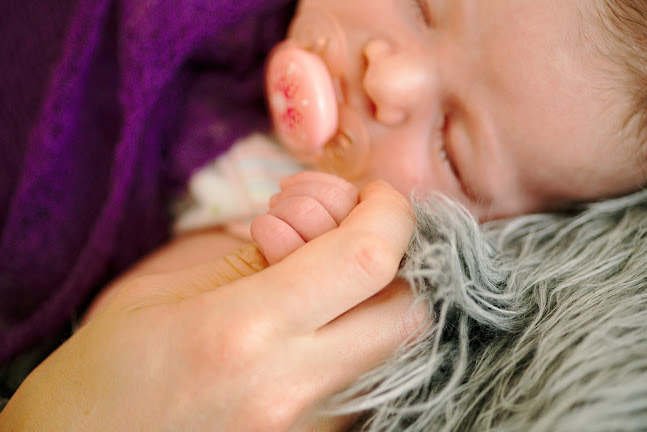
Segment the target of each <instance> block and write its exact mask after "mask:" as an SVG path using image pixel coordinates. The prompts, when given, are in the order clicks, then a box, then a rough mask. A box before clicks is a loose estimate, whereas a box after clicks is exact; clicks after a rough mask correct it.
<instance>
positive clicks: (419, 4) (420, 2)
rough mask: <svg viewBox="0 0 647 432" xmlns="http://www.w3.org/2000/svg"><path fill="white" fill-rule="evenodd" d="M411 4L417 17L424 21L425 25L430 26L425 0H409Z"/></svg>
mask: <svg viewBox="0 0 647 432" xmlns="http://www.w3.org/2000/svg"><path fill="white" fill-rule="evenodd" d="M409 1H410V3H411V6H413V8H414V10H415V11H416V14H417V15H418V18H419V19H420V20H421V21H423V22H424V23H425V25H426V26H428V27H431V25H432V22H431V16H430V14H429V8H428V7H427V3H426V2H425V0H409Z"/></svg>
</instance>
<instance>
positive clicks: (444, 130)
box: [439, 113, 462, 187]
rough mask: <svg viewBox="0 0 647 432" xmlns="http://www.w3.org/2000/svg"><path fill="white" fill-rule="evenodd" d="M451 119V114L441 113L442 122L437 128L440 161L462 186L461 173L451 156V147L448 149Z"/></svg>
mask: <svg viewBox="0 0 647 432" xmlns="http://www.w3.org/2000/svg"><path fill="white" fill-rule="evenodd" d="M451 121H452V119H451V114H448V113H445V114H443V118H442V124H441V125H440V130H439V134H440V139H441V143H442V145H441V147H440V157H441V159H442V161H443V162H445V163H446V164H447V166H448V167H449V169H450V170H451V171H452V174H453V175H454V177H455V178H456V180H457V181H458V183H460V184H461V187H462V181H461V175H460V172H459V171H458V168H457V166H456V163H455V161H454V158H453V157H452V154H451V147H450V148H449V150H448V146H451V143H450V142H449V128H450V127H451Z"/></svg>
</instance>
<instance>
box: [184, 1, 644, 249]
mask: <svg viewBox="0 0 647 432" xmlns="http://www.w3.org/2000/svg"><path fill="white" fill-rule="evenodd" d="M625 3H626V4H629V3H631V4H634V3H637V4H638V6H637V7H636V8H635V9H631V8H627V7H625V6H626V5H625ZM640 8H643V9H647V6H644V4H643V3H641V2H632V1H629V0H624V1H623V0H605V1H601V2H591V1H588V0H586V1H569V2H554V1H550V0H539V1H534V2H519V1H517V0H501V1H495V2H487V3H483V2H470V1H431V0H417V1H416V0H413V1H412V0H407V1H401V2H400V1H398V2H394V1H390V0H389V1H387V0H377V1H375V0H371V1H369V0H351V1H349V0H301V1H300V2H299V5H298V10H297V13H296V15H295V17H294V19H293V21H292V23H291V26H290V29H289V33H288V36H287V39H286V40H285V41H284V42H282V43H281V44H279V46H277V47H276V48H275V49H274V51H273V52H272V53H271V55H270V58H269V61H268V66H267V73H266V77H267V83H266V84H267V85H266V87H267V102H268V107H269V110H270V113H271V116H272V119H273V123H274V126H275V127H274V129H275V134H274V135H271V136H270V135H254V136H252V137H249V138H248V139H245V140H242V141H241V142H240V143H238V144H237V145H235V146H234V147H233V148H232V150H231V151H230V153H229V154H227V155H225V156H223V157H221V158H220V159H219V160H217V161H215V162H214V163H212V164H210V165H208V166H207V167H205V168H204V169H203V170H202V171H200V172H198V173H197V174H195V175H194V177H193V179H192V182H191V186H190V191H191V199H192V207H190V208H189V209H188V210H187V209H186V207H185V210H184V211H183V213H182V214H181V215H180V217H179V219H178V223H177V227H178V229H179V230H180V231H183V230H188V229H192V228H200V227H204V226H209V225H218V224H226V225H227V226H228V227H230V231H231V232H234V233H238V235H241V236H245V235H247V233H248V232H249V225H248V224H247V223H246V222H247V221H248V220H249V218H251V217H253V216H255V215H257V214H259V213H264V212H265V211H266V209H267V203H268V199H269V197H270V196H272V195H273V194H274V193H276V192H278V190H279V179H280V178H281V177H283V176H286V175H290V174H293V173H295V172H298V171H301V170H303V169H304V167H307V168H309V169H316V170H319V171H322V172H327V173H330V174H328V175H324V174H318V175H315V176H314V177H312V176H310V177H308V176H306V180H304V177H303V176H301V177H297V179H301V181H302V182H305V183H307V186H304V185H303V184H300V185H299V186H298V187H297V186H296V184H295V180H294V179H293V180H291V181H289V182H287V183H286V184H285V185H284V186H285V187H288V186H289V187H288V189H289V191H287V192H285V191H284V193H282V194H281V195H278V196H276V197H274V199H273V200H272V203H271V204H272V206H271V207H272V209H271V210H270V212H269V215H270V216H271V217H267V216H264V217H263V218H261V220H260V221H258V222H257V223H255V224H254V229H253V233H254V238H255V239H257V240H258V241H259V243H260V244H261V247H262V248H263V249H264V250H265V249H268V245H267V244H266V242H267V239H266V237H268V236H267V235H263V234H261V233H262V232H263V231H264V230H268V229H270V230H271V229H272V227H273V229H274V230H275V231H276V229H277V226H283V225H286V224H287V225H288V226H291V224H296V225H299V226H300V225H308V226H309V225H311V224H323V225H322V228H321V229H314V230H311V231H313V232H314V233H315V234H320V233H321V232H324V231H325V230H327V229H329V228H331V227H334V226H335V224H338V223H339V222H340V218H341V217H342V215H343V213H344V212H343V211H342V212H339V211H336V213H335V210H332V211H333V212H334V214H328V213H330V212H331V209H334V208H336V207H338V205H337V204H336V203H335V200H339V199H341V198H340V197H344V198H343V199H341V200H342V201H343V202H344V203H346V202H347V201H348V200H350V201H353V200H355V201H354V202H356V199H357V189H356V187H361V186H362V185H364V184H366V183H367V182H369V181H371V180H375V179H382V180H385V181H387V182H389V183H390V184H392V185H393V186H394V187H395V188H396V189H397V190H399V191H400V192H401V193H403V194H404V195H406V196H409V195H410V194H412V193H413V195H414V196H416V197H422V196H424V195H425V194H427V193H429V192H430V191H436V192H441V193H443V194H445V195H447V196H449V197H451V198H453V199H455V200H457V201H459V202H460V203H461V204H462V205H463V206H464V207H465V208H466V209H467V210H468V211H469V212H471V213H472V214H473V215H474V216H475V217H476V218H477V219H479V220H481V221H486V220H491V219H494V218H503V217H508V216H514V215H519V214H523V213H530V212H540V211H550V210H553V209H559V208H563V207H565V206H568V205H569V204H572V203H575V202H584V201H592V200H599V199H604V198H607V197H614V196H618V195H623V194H627V193H630V192H632V191H635V190H637V189H639V188H641V187H642V186H643V185H644V184H645V180H646V179H647V172H646V171H645V169H644V161H645V133H644V132H645V121H644V119H645V116H644V111H645V110H644V106H645V104H644V100H645V94H644V93H645V92H646V91H647V90H646V89H647V87H646V86H644V85H642V84H644V82H645V80H646V79H647V61H646V60H645V58H647V56H645V55H641V52H639V50H641V49H642V50H647V47H646V46H644V45H645V44H644V40H645V27H646V26H647V23H645V22H644V21H645V19H644V17H645V14H644V13H643V14H642V15H639V16H638V18H636V19H632V18H634V17H632V16H631V15H630V14H631V13H636V14H639V12H638V11H639V9H640ZM643 12H644V11H643ZM623 14H625V15H623ZM640 32H642V33H640ZM640 42H642V45H641V44H640ZM641 92H642V93H641ZM337 176H339V177H342V178H344V179H345V180H346V181H343V180H341V179H340V178H338V177H337ZM313 178H314V179H316V180H313ZM324 179H325V180H324ZM297 183H299V182H297ZM320 188H323V190H317V189H320ZM286 200H287V201H286ZM279 204H280V205H279ZM277 206H278V207H277ZM283 207H288V208H287V209H284V208H283ZM341 207H344V208H345V209H346V208H347V205H346V204H343V205H341ZM319 213H325V214H327V217H325V216H323V215H320V214H319ZM297 214H299V215H303V217H304V218H305V219H306V221H304V222H302V223H297V222H294V221H286V220H284V219H286V217H285V215H292V217H296V215H297ZM274 219H276V220H274ZM232 222H242V224H238V223H232ZM291 227H292V228H294V229H295V230H296V233H293V235H289V236H288V237H293V238H294V241H296V240H297V239H298V238H301V239H305V240H307V239H309V238H311V236H312V235H313V234H312V233H305V232H302V229H303V228H301V229H297V228H298V227H296V226H291ZM280 249H281V250H283V248H280Z"/></svg>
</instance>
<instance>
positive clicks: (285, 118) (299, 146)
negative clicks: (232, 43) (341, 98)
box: [266, 43, 338, 154]
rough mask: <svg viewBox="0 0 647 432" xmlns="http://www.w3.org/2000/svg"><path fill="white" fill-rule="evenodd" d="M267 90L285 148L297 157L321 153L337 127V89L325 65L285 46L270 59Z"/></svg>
mask: <svg viewBox="0 0 647 432" xmlns="http://www.w3.org/2000/svg"><path fill="white" fill-rule="evenodd" d="M266 86H267V93H268V98H267V99H268V103H269V108H270V112H271V115H272V121H273V122H274V127H275V129H276V131H277V132H278V134H279V136H280V138H281V139H282V140H283V142H284V145H285V146H286V147H287V148H288V149H289V150H291V151H293V152H295V153H300V154H310V153H318V152H319V151H320V150H321V149H322V148H323V146H324V145H325V144H326V142H327V141H328V140H330V139H331V138H332V136H333V135H334V134H335V132H336V130H337V124H338V112H337V100H336V98H335V89H334V87H333V83H332V79H331V78H330V74H329V73H328V70H327V69H326V65H325V64H324V63H323V61H322V60H321V59H320V58H319V57H317V56H316V55H314V54H312V53H309V52H308V51H305V50H303V49H301V48H299V47H297V46H295V45H294V44H291V43H284V44H282V45H281V46H279V47H277V48H276V49H275V50H274V51H273V53H272V55H271V56H270V60H269V63H268V65H267V75H266Z"/></svg>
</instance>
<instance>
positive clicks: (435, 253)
mask: <svg viewBox="0 0 647 432" xmlns="http://www.w3.org/2000/svg"><path fill="white" fill-rule="evenodd" d="M417 215H418V229H417V232H416V234H415V236H414V238H413V240H412V243H411V247H410V251H409V253H408V255H407V257H406V259H405V261H404V264H403V268H402V271H401V275H402V276H404V277H405V278H406V279H408V280H409V281H410V282H411V284H412V286H413V287H414V289H415V291H416V292H417V294H418V296H419V301H424V302H427V303H428V304H429V307H430V308H431V309H432V310H433V312H434V314H435V319H434V322H433V324H432V325H430V326H429V327H428V328H425V329H424V330H423V331H422V332H421V334H420V336H419V337H417V339H416V340H415V341H411V342H410V343H409V344H408V345H407V346H406V347H405V348H403V349H402V350H401V352H400V353H399V355H398V356H397V357H396V358H395V359H393V361H391V362H390V363H388V364H387V365H385V366H384V367H383V368H380V369H378V370H376V371H374V372H373V373H371V374H369V375H368V376H366V377H365V378H364V379H362V380H361V381H360V382H358V383H357V384H356V385H355V386H353V387H352V388H350V389H348V391H346V392H345V393H343V394H341V395H339V397H338V398H337V399H335V400H334V401H333V403H334V404H335V405H334V406H336V407H337V408H336V409H335V410H334V411H335V412H347V411H357V410H362V411H363V410H371V412H372V415H371V417H370V419H369V421H368V423H367V424H365V425H364V427H363V429H361V430H368V431H401V430H407V431H467V430H475V431H637V430H647V191H642V192H639V193H637V194H634V195H632V196H628V197H624V198H621V199H616V200H610V201H606V202H601V203H595V204H590V205H587V206H583V207H582V208H579V209H575V210H574V211H572V212H571V213H564V214H546V215H529V216H523V217H519V218H514V219H511V220H507V221H500V222H495V223H490V224H486V225H484V226H479V225H478V223H476V221H474V220H473V219H472V218H470V217H469V216H468V215H467V213H466V212H465V211H463V210H462V209H461V208H459V207H458V206H457V205H455V204H453V203H451V202H450V201H448V200H445V199H443V198H440V197H432V198H431V199H430V200H429V201H428V202H426V203H419V204H418V205H417ZM357 395H361V396H357ZM340 404H341V405H340ZM340 406H341V407H340Z"/></svg>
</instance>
